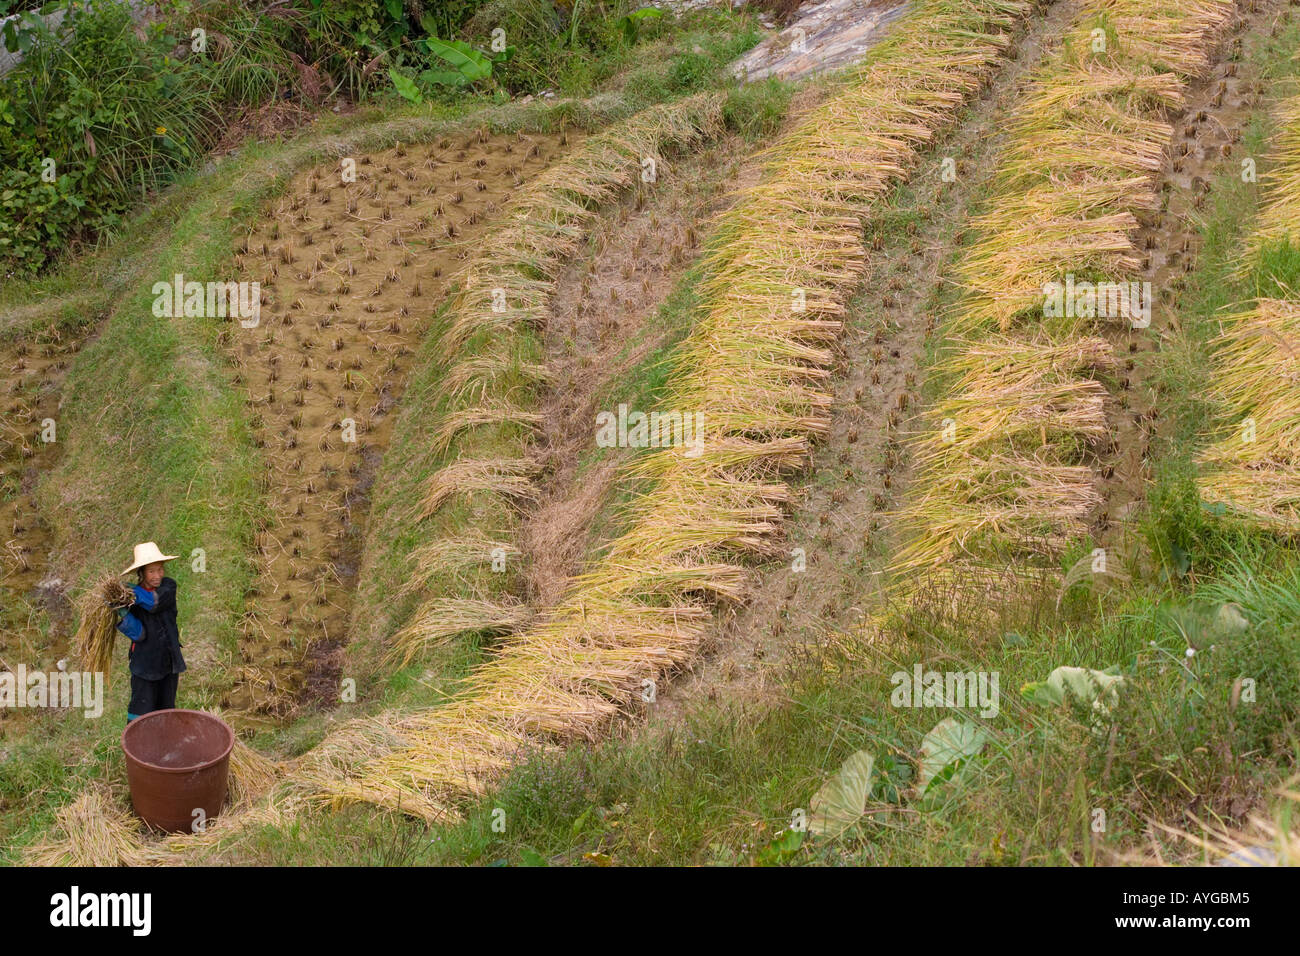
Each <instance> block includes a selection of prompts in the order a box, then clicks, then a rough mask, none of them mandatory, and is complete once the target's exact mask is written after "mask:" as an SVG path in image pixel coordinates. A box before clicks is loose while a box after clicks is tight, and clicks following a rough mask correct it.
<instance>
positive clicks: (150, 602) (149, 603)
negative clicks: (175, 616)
mask: <svg viewBox="0 0 1300 956" xmlns="http://www.w3.org/2000/svg"><path fill="white" fill-rule="evenodd" d="M132 590H133V591H134V592H135V605H134V607H135V609H136V610H139V611H143V612H144V613H146V614H158V613H159V612H161V611H174V610H175V609H176V582H175V581H173V580H172V579H171V578H163V579H162V584H160V585H158V590H157V591H156V592H155V593H154V594H150V593H149V592H148V591H146V590H145V589H144V588H142V587H140V586H139V585H136V586H135V587H134V588H132ZM142 595H143V597H142Z"/></svg>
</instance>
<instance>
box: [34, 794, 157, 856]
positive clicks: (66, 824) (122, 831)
mask: <svg viewBox="0 0 1300 956" xmlns="http://www.w3.org/2000/svg"><path fill="white" fill-rule="evenodd" d="M147 859H148V854H147V847H146V843H145V836H144V833H143V832H142V830H141V824H140V821H139V820H138V819H136V817H135V816H134V815H133V814H132V813H131V812H130V811H129V810H127V809H125V808H124V807H121V806H119V805H118V804H117V803H116V802H114V800H113V798H112V797H111V796H109V794H108V793H106V792H105V791H103V790H101V789H99V788H92V789H89V790H87V791H85V792H84V793H83V794H81V796H79V797H77V798H76V799H75V800H73V801H72V802H71V803H69V804H68V805H67V806H65V807H63V808H62V809H61V810H59V811H58V813H56V814H55V825H54V829H53V831H52V832H51V833H50V835H49V838H48V839H47V840H46V842H43V843H40V844H37V845H35V846H33V847H31V848H30V849H29V850H28V851H27V854H26V863H27V864H28V865H30V866H140V865H142V864H144V863H146V862H147Z"/></svg>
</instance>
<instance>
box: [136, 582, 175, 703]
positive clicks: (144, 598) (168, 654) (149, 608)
mask: <svg viewBox="0 0 1300 956" xmlns="http://www.w3.org/2000/svg"><path fill="white" fill-rule="evenodd" d="M132 590H134V591H135V594H136V600H135V603H134V604H132V605H131V608H130V614H129V617H134V618H135V619H136V620H138V621H139V622H140V632H141V633H140V636H139V637H137V638H136V639H135V640H134V641H132V643H131V653H130V655H129V657H128V659H129V660H130V662H131V673H132V674H134V675H135V676H136V677H142V678H144V679H145V680H162V679H163V678H164V677H166V676H167V675H168V674H179V673H180V672H181V671H183V670H185V658H184V657H182V656H181V632H180V629H179V628H178V627H177V626H176V582H175V581H173V580H172V579H171V578H163V579H162V583H161V584H159V585H158V590H157V591H156V592H154V593H153V594H152V595H151V594H150V593H149V592H148V591H146V590H145V589H144V588H141V587H136V588H133V589H132ZM150 598H152V599H153V600H152V603H151V602H150ZM128 636H129V635H128Z"/></svg>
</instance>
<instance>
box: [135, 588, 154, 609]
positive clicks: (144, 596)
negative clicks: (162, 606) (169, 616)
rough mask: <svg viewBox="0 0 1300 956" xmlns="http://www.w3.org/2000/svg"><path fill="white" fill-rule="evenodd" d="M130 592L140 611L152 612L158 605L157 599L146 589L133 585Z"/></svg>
mask: <svg viewBox="0 0 1300 956" xmlns="http://www.w3.org/2000/svg"><path fill="white" fill-rule="evenodd" d="M131 590H132V591H133V592H135V604H136V606H137V607H139V608H140V610H142V611H152V610H154V608H155V607H156V606H157V604H158V598H157V597H156V596H155V595H154V594H153V593H152V592H151V591H149V590H148V589H147V588H142V587H141V586H140V585H138V584H136V585H133V586H132V588H131Z"/></svg>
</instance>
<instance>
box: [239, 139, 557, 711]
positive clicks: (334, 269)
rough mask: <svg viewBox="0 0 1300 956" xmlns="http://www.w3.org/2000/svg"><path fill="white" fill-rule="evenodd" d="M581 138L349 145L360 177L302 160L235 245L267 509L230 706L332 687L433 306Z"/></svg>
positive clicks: (288, 704) (242, 348)
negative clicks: (245, 283) (373, 513)
mask: <svg viewBox="0 0 1300 956" xmlns="http://www.w3.org/2000/svg"><path fill="white" fill-rule="evenodd" d="M578 140H579V137H578V136H577V135H575V134H573V133H568V134H560V135H559V136H551V135H544V134H523V133H520V134H503V135H488V134H487V133H486V132H485V131H484V132H480V133H477V134H470V135H468V136H467V135H466V134H463V133H462V134H458V135H456V136H449V137H446V138H444V139H443V140H441V141H439V142H436V143H433V144H430V145H424V146H409V147H405V148H403V147H401V146H398V147H396V148H395V149H393V150H389V151H387V152H384V153H381V154H375V155H372V156H365V155H363V156H358V157H355V161H356V166H355V171H356V178H355V181H353V182H347V181H344V179H343V176H342V169H341V167H337V166H336V167H331V168H320V167H318V168H314V169H309V170H305V171H304V172H302V173H300V174H299V175H298V176H296V177H295V178H294V180H293V182H292V183H291V184H290V186H289V188H288V189H287V190H286V191H285V193H284V194H283V196H282V198H281V199H280V200H279V201H278V204H277V205H276V207H275V208H274V209H272V210H270V211H269V212H268V215H267V216H266V217H265V219H263V220H262V221H260V222H258V223H257V224H256V225H255V226H254V227H253V228H252V229H251V230H250V233H249V235H248V238H247V240H246V241H245V242H244V243H243V244H241V247H240V248H239V249H238V250H237V253H238V254H237V257H236V270H237V271H238V272H239V274H240V278H241V279H245V280H250V281H251V280H257V281H260V282H261V286H262V294H263V305H262V313H261V322H260V326H259V327H258V328H256V329H251V330H250V329H245V328H241V327H240V326H238V325H236V324H234V323H233V321H232V325H231V328H229V329H228V330H227V331H226V332H225V333H224V334H223V338H224V341H225V342H226V344H227V345H228V347H229V349H230V351H231V355H232V359H233V361H234V364H235V366H236V369H237V373H236V383H237V384H238V385H240V386H241V387H243V388H244V389H245V390H246V392H247V395H248V398H247V404H248V406H249V412H250V416H251V418H252V423H253V427H254V432H255V434H256V436H257V438H256V441H257V444H258V445H259V447H261V448H263V449H264V450H265V456H266V474H265V477H264V479H263V487H264V492H265V494H266V497H267V500H268V502H269V511H270V514H269V517H267V518H259V519H258V525H257V529H256V536H255V549H256V561H257V564H258V571H259V575H258V583H257V585H256V588H255V589H254V591H253V592H252V593H251V594H250V595H249V603H248V609H247V612H246V614H245V620H244V626H243V630H242V636H241V641H240V655H241V660H242V669H241V674H240V680H239V682H238V684H237V685H236V687H235V688H234V689H233V691H232V692H231V693H230V694H229V695H228V696H227V697H226V699H224V700H223V701H222V705H223V706H224V707H227V708H229V709H231V710H236V711H243V712H245V713H246V714H249V713H260V714H264V715H270V716H284V715H285V714H287V713H289V712H290V711H291V710H292V709H293V708H294V707H296V706H298V705H299V704H301V703H304V702H308V701H311V700H313V699H320V698H324V697H329V698H331V699H332V698H333V697H334V696H336V693H335V691H336V688H337V683H338V677H339V672H340V668H341V666H342V648H343V639H344V633H345V629H346V625H347V619H348V611H349V608H350V601H351V595H352V592H353V587H354V584H355V577H356V574H357V569H358V566H359V556H360V549H361V546H362V542H363V540H364V530H365V523H366V518H367V515H368V509H369V489H370V486H371V484H372V483H373V481H374V478H375V475H376V473H377V471H378V468H379V464H380V462H381V460H382V457H383V453H384V450H385V449H386V448H387V446H388V443H389V441H390V439H391V434H392V426H393V421H394V417H395V416H394V411H395V406H396V404H397V402H398V400H399V399H400V397H401V394H402V390H403V387H404V386H405V383H406V378H407V374H408V372H409V371H410V367H411V362H412V359H413V357H414V355H415V350H416V348H417V346H418V344H419V343H420V341H421V339H422V337H423V335H424V332H425V328H426V324H427V322H428V320H429V317H430V316H431V315H432V314H433V313H434V311H435V310H436V308H437V305H438V303H439V302H440V301H441V300H442V298H443V297H444V296H445V294H446V292H447V291H448V288H449V280H450V279H451V277H452V276H454V274H455V273H456V271H457V270H458V268H459V267H460V266H461V265H462V264H463V260H464V259H466V258H467V257H468V256H470V255H471V254H472V253H473V250H474V245H475V241H476V240H477V239H478V238H479V237H481V236H483V235H484V234H485V232H486V230H487V229H489V228H490V227H491V223H492V221H493V219H494V217H495V216H497V215H498V214H499V213H500V211H501V210H502V208H503V206H504V205H505V203H506V201H507V200H508V199H509V197H510V194H511V192H512V191H513V190H515V189H516V188H518V187H519V186H520V185H521V184H523V183H524V182H525V181H526V180H527V179H528V178H529V177H531V176H534V175H536V174H537V173H538V172H540V171H541V170H543V169H545V168H546V167H547V166H548V165H549V164H550V163H551V162H552V161H553V160H554V159H555V158H556V157H557V156H558V155H560V154H561V153H563V152H565V151H567V149H568V148H569V147H570V146H572V145H574V144H576V143H577V142H578Z"/></svg>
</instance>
